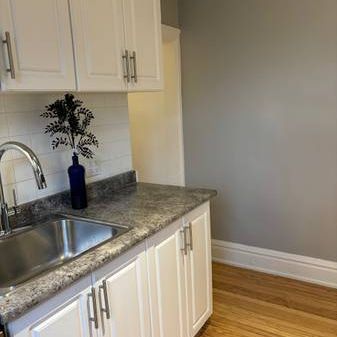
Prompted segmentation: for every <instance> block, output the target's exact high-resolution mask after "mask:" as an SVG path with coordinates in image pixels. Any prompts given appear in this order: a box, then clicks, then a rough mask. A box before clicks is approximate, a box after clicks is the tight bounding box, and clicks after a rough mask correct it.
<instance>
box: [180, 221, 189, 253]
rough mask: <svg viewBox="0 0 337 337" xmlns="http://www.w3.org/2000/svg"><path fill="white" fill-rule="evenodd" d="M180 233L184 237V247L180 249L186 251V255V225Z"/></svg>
mask: <svg viewBox="0 0 337 337" xmlns="http://www.w3.org/2000/svg"><path fill="white" fill-rule="evenodd" d="M180 233H181V235H182V237H183V247H182V248H180V250H181V251H182V252H183V253H184V255H187V237H186V227H184V228H183V229H181V230H180Z"/></svg>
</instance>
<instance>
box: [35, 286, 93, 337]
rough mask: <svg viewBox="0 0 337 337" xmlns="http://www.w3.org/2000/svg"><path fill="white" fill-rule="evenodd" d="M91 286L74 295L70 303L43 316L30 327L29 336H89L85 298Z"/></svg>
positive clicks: (89, 292)
mask: <svg viewBox="0 0 337 337" xmlns="http://www.w3.org/2000/svg"><path fill="white" fill-rule="evenodd" d="M89 294H91V288H90V289H87V290H85V291H84V292H83V293H82V294H80V295H79V296H77V297H75V298H74V299H73V300H72V301H71V302H70V303H68V304H66V305H65V306H64V307H61V308H59V309H58V310H57V311H55V312H53V313H51V315H50V316H47V317H44V318H43V320H42V321H41V322H38V323H36V325H33V326H32V327H31V331H30V332H31V333H30V335H31V336H34V337H59V336H62V337H86V336H89V330H88V326H89V321H88V319H87V318H88V306H87V298H88V296H89Z"/></svg>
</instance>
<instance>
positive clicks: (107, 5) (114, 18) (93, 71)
mask: <svg viewBox="0 0 337 337" xmlns="http://www.w3.org/2000/svg"><path fill="white" fill-rule="evenodd" d="M70 8H71V19H72V29H73V34H74V50H75V59H76V70H77V88H78V90H80V91H81V90H83V91H85V90H88V91H126V90H127V86H126V81H125V80H124V70H125V69H123V59H122V56H123V52H124V28H123V3H122V0H100V1H99V2H97V1H92V0H70Z"/></svg>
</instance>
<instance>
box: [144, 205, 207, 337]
mask: <svg viewBox="0 0 337 337" xmlns="http://www.w3.org/2000/svg"><path fill="white" fill-rule="evenodd" d="M147 254H148V260H149V262H148V264H149V282H150V288H151V307H152V317H153V322H154V323H153V326H152V331H153V333H152V336H156V337H157V336H158V337H173V336H174V337H194V336H195V335H196V334H197V333H198V331H199V330H200V328H201V327H202V326H203V325H204V324H205V322H206V321H207V319H208V318H209V317H210V316H211V314H212V272H211V268H212V265H211V236H210V215H209V203H206V204H204V205H201V206H200V207H198V208H196V209H195V210H193V211H192V212H190V213H189V214H187V215H186V216H185V217H184V218H183V219H181V220H179V221H177V222H175V223H174V224H172V225H171V226H169V227H167V228H166V229H164V230H163V231H161V232H159V233H158V234H156V235H155V236H154V237H153V238H151V239H149V240H148V242H147Z"/></svg>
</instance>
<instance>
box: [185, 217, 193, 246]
mask: <svg viewBox="0 0 337 337" xmlns="http://www.w3.org/2000/svg"><path fill="white" fill-rule="evenodd" d="M186 228H188V233H189V242H188V244H187V245H188V246H189V247H190V249H191V250H193V232H192V224H191V223H189V224H188V226H187V227H186Z"/></svg>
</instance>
